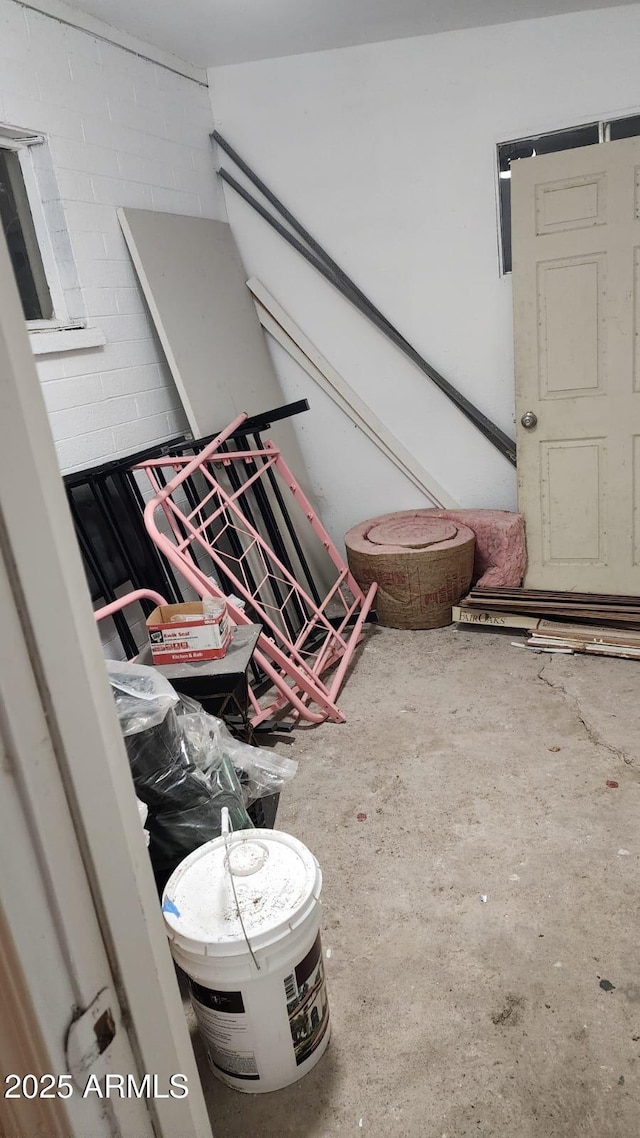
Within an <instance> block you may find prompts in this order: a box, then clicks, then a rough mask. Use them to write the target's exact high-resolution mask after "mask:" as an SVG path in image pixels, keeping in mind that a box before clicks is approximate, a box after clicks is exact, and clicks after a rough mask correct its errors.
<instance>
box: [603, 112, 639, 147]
mask: <svg viewBox="0 0 640 1138" xmlns="http://www.w3.org/2000/svg"><path fill="white" fill-rule="evenodd" d="M605 125H606V128H607V141H608V142H614V141H615V140H616V139H618V138H635V137H636V135H638V134H640V115H629V117H628V118H626V119H611V122H608V123H606V124H605Z"/></svg>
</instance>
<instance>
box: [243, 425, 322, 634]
mask: <svg viewBox="0 0 640 1138" xmlns="http://www.w3.org/2000/svg"><path fill="white" fill-rule="evenodd" d="M238 441H239V443H240V446H241V447H244V448H245V449H247V450H248V449H249V440H248V438H247V436H246V435H240V436H239V438H238ZM247 469H248V470H249V471H254V470H257V469H258V466H257V461H256V459H255V458H254V459H251V461H250V462H248V463H247ZM267 469H268V470H270V469H271V467H270V466H269V467H268V468H267ZM252 489H253V495H254V498H255V502H256V506H257V508H258V510H259V511H260V516H261V518H262V521H263V524H264V527H265V530H266V532H267V537H268V539H269V542H270V544H271V548H272V549H273V550H274V552H275V553H276V554H277V556H278V557H279V558H280V560H281V561H282V563H283V565H286V567H287V569H288V570H289V573H290V574H291V576H292V577H293V576H295V574H294V569H293V565H292V564H291V558H290V557H289V551H288V549H287V547H286V545H285V543H284V541H283V540H282V534H281V533H280V530H279V528H278V525H277V522H276V518H275V514H274V512H273V510H272V508H271V503H270V501H269V497H268V495H267V492H266V490H265V488H264V486H263V485H262V482H261V481H260V479H258V481H257V482H255V484H254V486H253V487H252ZM249 521H251V518H250V517H249ZM252 524H253V523H252ZM255 528H256V527H255V526H254V529H255ZM271 587H272V589H273V591H274V593H275V595H276V599H277V600H278V604H279V606H280V611H281V612H282V619H283V620H284V622H285V624H286V626H287V631H288V632H289V635H290V636H291V638H292V639H293V637H294V636H295V635H296V632H298V631H299V628H300V624H299V625H298V626H297V627H296V626H294V624H293V621H292V620H291V618H290V616H289V613H288V612H287V611H286V606H287V604H288V600H287V602H283V595H282V592H281V590H280V587H279V585H278V584H277V582H276V581H275V579H274V580H273V581H272V583H271ZM294 597H295V606H296V608H297V614H298V619H299V621H300V622H301V624H304V622H305V620H306V619H307V616H306V613H305V612H304V610H303V608H302V605H301V603H300V598H299V596H298V594H297V593H295V594H294Z"/></svg>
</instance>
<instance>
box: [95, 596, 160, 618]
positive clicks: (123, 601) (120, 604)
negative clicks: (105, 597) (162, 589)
mask: <svg viewBox="0 0 640 1138" xmlns="http://www.w3.org/2000/svg"><path fill="white" fill-rule="evenodd" d="M136 601H153V603H154V604H156V605H166V603H167V602H166V601H165V599H164V597H161V596H160V593H154V591H153V589H136V590H135V591H134V592H132V593H125V595H124V597H119V598H118V600H117V601H112V602H111V604H110V605H103V607H102V608H101V609H95V611H94V614H93V615H94V617H95V619H96V623H97V624H99V623H100V621H101V620H106V618H107V617H108V616H113V614H114V612H120V610H121V609H126V608H127V606H128V605H134V604H135V603H136Z"/></svg>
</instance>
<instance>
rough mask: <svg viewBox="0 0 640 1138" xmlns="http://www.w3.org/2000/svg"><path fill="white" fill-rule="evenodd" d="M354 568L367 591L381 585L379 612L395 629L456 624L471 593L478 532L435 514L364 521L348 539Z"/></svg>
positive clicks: (409, 513) (405, 514) (403, 514)
mask: <svg viewBox="0 0 640 1138" xmlns="http://www.w3.org/2000/svg"><path fill="white" fill-rule="evenodd" d="M345 545H346V547H347V559H348V562H349V568H350V570H351V572H352V573H353V576H354V577H355V579H356V581H357V582H358V584H359V585H360V587H361V588H363V587H364V586H365V583H367V582H368V583H369V584H370V583H372V582H373V581H376V582H377V583H378V593H377V597H376V609H377V612H378V618H379V620H380V623H381V624H384V625H387V626H388V627H390V628H439V627H441V626H442V625H444V624H451V608H452V605H455V604H457V603H458V601H459V600H460V598H461V597H462V596H463V595H464V594H465V593H466V592H467V591H468V589H469V585H470V584H471V576H472V572H473V560H474V550H475V537H474V533H473V530H471V529H469V527H468V526H465V525H462V524H460V523H459V522H457V521H452V520H450V519H446V518H442V517H438V516H437V513H436V512H435V511H431V510H405V511H403V512H401V513H397V514H385V515H384V516H383V517H379V518H372V519H370V520H369V521H366V522H361V523H360V525H357V526H354V527H353V529H350V530H349V532H348V533H347V535H346V537H345Z"/></svg>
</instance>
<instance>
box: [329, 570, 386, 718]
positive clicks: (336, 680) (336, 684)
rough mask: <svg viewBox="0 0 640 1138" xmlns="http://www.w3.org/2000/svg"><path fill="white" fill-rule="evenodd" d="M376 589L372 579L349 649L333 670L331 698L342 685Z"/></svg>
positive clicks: (333, 697) (376, 586) (354, 627)
mask: <svg viewBox="0 0 640 1138" xmlns="http://www.w3.org/2000/svg"><path fill="white" fill-rule="evenodd" d="M377 591H378V585H377V583H376V582H375V581H374V583H373V585H371V587H370V589H369V592H368V593H367V596H366V599H365V602H364V604H363V606H362V608H361V609H360V615H359V617H358V619H357V621H356V623H355V625H354V626H353V632H352V634H351V640H350V642H349V647H350V650H349V651H348V652H345V654H344V656H343V657H342V660H341V661H340V664H339V665H338V668H337V671H336V672H335V675H334V677H333V682H332V684H331V687H330V688H329V695H330V697H331V699H336V697H337V695H338V692H339V691H340V688H341V686H342V681H343V680H344V677H345V673H346V671H347V668H348V667H349V662H350V660H351V657H352V656H353V653H354V651H355V648H356V644H357V643H358V640H359V639H360V634H361V632H362V627H363V625H364V622H365V620H366V619H367V617H368V615H369V612H370V610H371V606H372V604H373V601H374V598H375V595H376V593H377Z"/></svg>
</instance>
